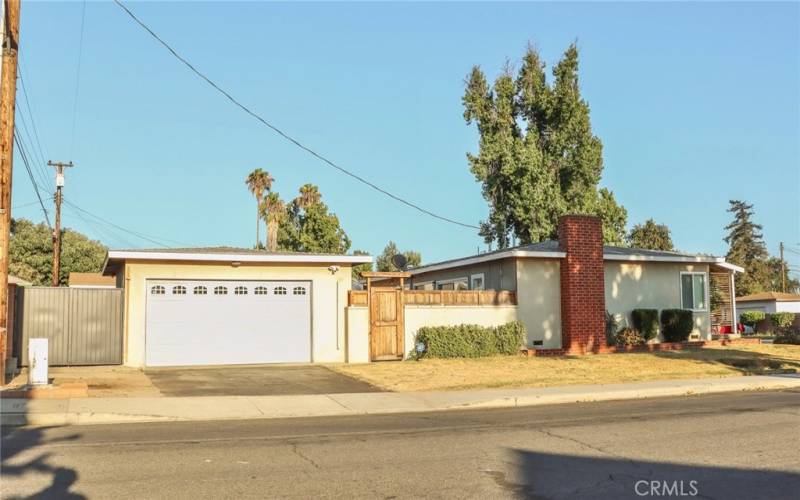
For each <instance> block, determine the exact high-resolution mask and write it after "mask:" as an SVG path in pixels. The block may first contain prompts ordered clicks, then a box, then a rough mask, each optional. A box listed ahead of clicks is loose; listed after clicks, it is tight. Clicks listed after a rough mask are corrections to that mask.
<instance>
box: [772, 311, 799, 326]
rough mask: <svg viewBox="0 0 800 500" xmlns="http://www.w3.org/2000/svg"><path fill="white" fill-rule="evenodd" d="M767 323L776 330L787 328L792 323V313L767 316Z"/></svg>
mask: <svg viewBox="0 0 800 500" xmlns="http://www.w3.org/2000/svg"><path fill="white" fill-rule="evenodd" d="M769 321H770V323H772V324H773V325H775V326H776V327H778V328H789V327H790V326H792V323H794V313H791V312H779V313H772V314H770V315H769Z"/></svg>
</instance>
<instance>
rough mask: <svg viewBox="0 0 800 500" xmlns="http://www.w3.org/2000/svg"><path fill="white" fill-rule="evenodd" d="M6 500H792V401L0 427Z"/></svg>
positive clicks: (799, 433) (795, 451)
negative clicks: (690, 499) (22, 499)
mask: <svg viewBox="0 0 800 500" xmlns="http://www.w3.org/2000/svg"><path fill="white" fill-rule="evenodd" d="M1 472H2V497H3V498H18V497H36V498H148V499H151V498H422V497H428V498H614V499H618V498H669V497H673V498H674V497H682V498H686V497H697V498H715V499H729V498H731V499H736V498H742V499H748V500H752V499H761V498H764V499H770V500H776V499H797V498H800V494H799V493H798V492H800V391H781V392H751V393H731V394H720V395H711V396H696V397H683V398H668V399H652V400H634V401H619V402H605V403H586V404H565V405H554V406H539V407H530V408H515V409H501V410H465V411H449V412H440V413H415V414H393V415H381V416H363V417H350V416H348V417H332V418H327V417H326V418H296V419H281V420H240V421H217V422H200V423H198V422H191V423H155V424H124V425H94V426H74V427H58V428H16V429H15V428H4V429H3V436H2V471H1Z"/></svg>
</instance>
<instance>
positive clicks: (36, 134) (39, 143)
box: [19, 54, 47, 163]
mask: <svg viewBox="0 0 800 500" xmlns="http://www.w3.org/2000/svg"><path fill="white" fill-rule="evenodd" d="M19 61H20V72H19V81H20V83H21V84H22V95H23V96H24V97H25V105H26V106H27V108H28V116H30V119H31V126H32V128H33V135H34V137H35V138H36V145H37V146H38V148H39V153H41V156H42V161H43V163H44V158H45V157H46V156H47V148H46V147H44V148H43V147H42V143H43V142H44V141H40V140H39V127H37V126H36V120H35V119H34V118H33V107H32V106H31V102H30V100H29V97H30V92H28V87H27V86H26V85H25V77H24V75H25V74H26V73H27V71H26V70H25V63H24V61H23V57H22V54H20V58H19ZM30 99H33V98H32V97H30ZM45 146H46V145H45Z"/></svg>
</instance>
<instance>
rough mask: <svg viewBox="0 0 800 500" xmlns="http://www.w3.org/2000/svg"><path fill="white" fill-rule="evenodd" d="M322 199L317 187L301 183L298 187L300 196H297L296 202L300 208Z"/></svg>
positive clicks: (314, 203)
mask: <svg viewBox="0 0 800 500" xmlns="http://www.w3.org/2000/svg"><path fill="white" fill-rule="evenodd" d="M321 199H322V194H321V193H320V192H319V188H318V187H317V186H315V185H313V184H303V186H302V187H301V188H300V196H298V197H297V199H296V201H297V204H298V205H300V207H302V208H306V207H309V206H311V205H316V204H317V203H319V202H320V200H321Z"/></svg>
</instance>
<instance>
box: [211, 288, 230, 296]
mask: <svg viewBox="0 0 800 500" xmlns="http://www.w3.org/2000/svg"><path fill="white" fill-rule="evenodd" d="M214 295H228V289H227V288H225V287H224V286H215V287H214Z"/></svg>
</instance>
